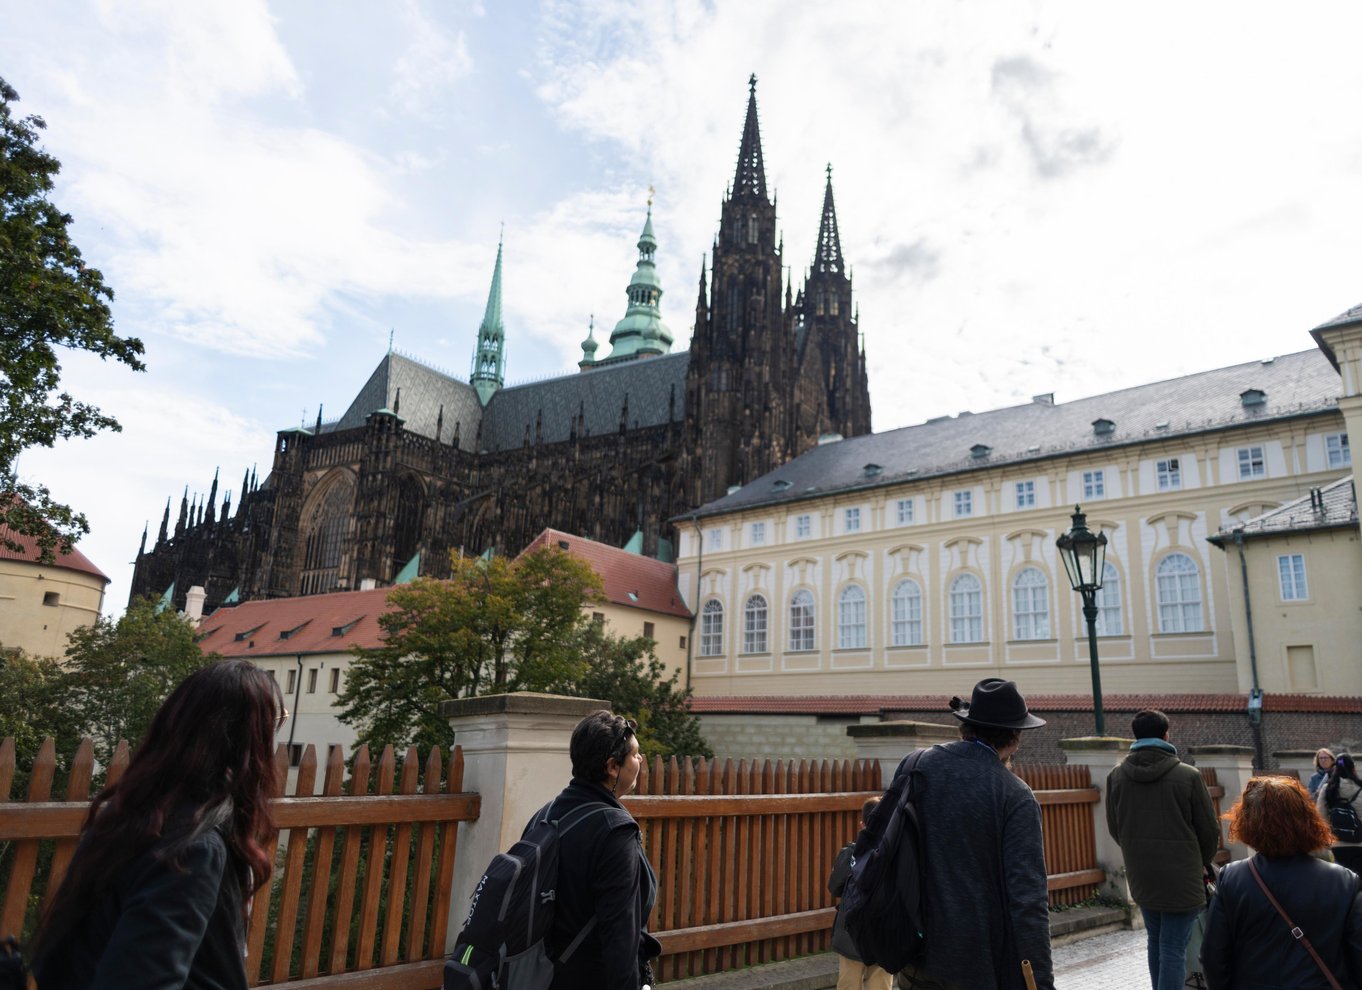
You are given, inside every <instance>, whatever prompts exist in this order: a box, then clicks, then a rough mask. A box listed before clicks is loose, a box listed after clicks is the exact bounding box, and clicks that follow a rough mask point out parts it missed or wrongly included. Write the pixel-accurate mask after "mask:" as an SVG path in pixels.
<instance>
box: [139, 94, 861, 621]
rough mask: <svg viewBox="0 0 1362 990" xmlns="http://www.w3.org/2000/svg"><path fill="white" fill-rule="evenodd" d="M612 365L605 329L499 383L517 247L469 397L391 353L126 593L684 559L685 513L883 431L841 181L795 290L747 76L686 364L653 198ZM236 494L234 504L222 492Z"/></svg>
mask: <svg viewBox="0 0 1362 990" xmlns="http://www.w3.org/2000/svg"><path fill="white" fill-rule="evenodd" d="M648 207H649V208H648V212H647V216H646V217H645V220H644V224H643V229H642V233H641V234H640V235H639V239H638V243H637V246H638V261H637V264H636V266H635V269H634V272H633V275H632V276H631V277H630V279H629V282H628V285H627V287H626V290H625V294H626V299H627V304H626V307H625V312H624V315H623V317H622V318H621V319H620V320H619V321H618V322H617V323H616V324H615V325H614V328H613V330H612V331H611V332H610V334H609V336H608V339H607V341H606V342H605V343H606V344H608V351H607V352H606V353H600V352H601V350H602V348H603V346H604V345H603V344H602V343H601V342H598V341H597V339H596V336H597V334H596V327H595V321H594V319H593V320H592V321H591V324H590V327H589V329H588V334H587V338H586V340H585V341H583V343H582V359H581V360H580V361H579V362H578V369H579V370H578V371H577V372H575V373H570V374H565V375H562V376H559V377H556V378H550V379H546V380H542V381H536V382H532V383H528V384H523V385H507V384H506V381H505V367H506V356H507V353H508V351H509V350H511V349H513V348H514V345H515V341H514V328H512V332H511V334H510V339H509V340H508V336H507V331H506V327H505V321H504V318H503V313H502V269H503V263H504V261H505V260H506V257H507V256H506V255H505V253H504V247H505V245H504V242H499V243H498V245H497V254H496V261H495V264H494V267H493V274H492V280H491V285H490V288H489V291H488V298H487V305H486V309H485V312H484V316H483V320H482V323H481V324H480V326H479V328H478V331H477V334H476V341H475V344H474V349H473V359H472V364H471V368H470V373H469V379H468V381H467V382H464V381H460V380H459V379H457V378H454V377H452V376H449V375H446V374H444V373H442V372H439V371H436V370H435V369H433V368H431V367H428V366H427V365H425V364H424V363H422V362H421V361H418V360H415V359H413V358H409V357H407V356H405V355H402V354H399V353H397V352H395V351H392V350H391V349H390V350H389V352H388V353H387V354H386V355H384V357H383V358H382V360H381V361H380V362H379V364H378V366H377V367H376V368H375V369H374V371H373V373H372V374H371V375H370V376H369V378H368V380H367V382H366V383H365V384H364V386H363V387H362V388H361V389H360V390H359V392H358V394H357V395H356V396H355V398H354V399H353V400H352V401H351V402H350V404H349V406H348V408H347V409H346V411H345V413H344V414H343V415H342V416H341V417H340V418H339V419H336V420H334V421H331V422H323V421H322V418H321V415H320V412H319V414H318V417H317V422H316V424H315V425H314V426H313V427H312V428H311V429H307V428H300V427H294V428H292V429H287V430H282V431H280V433H279V434H278V435H277V437H276V441H275V450H274V457H273V462H272V465H271V467H270V470H269V471H268V473H267V474H266V475H265V477H264V479H263V480H261V479H260V478H259V477H258V476H257V475H255V473H254V472H250V473H248V474H247V476H246V478H245V479H244V481H243V485H242V491H241V494H240V496H239V497H238V499H237V501H236V505H235V511H232V507H231V505H230V501H225V502H224V504H223V506H222V508H221V511H218V509H217V482H216V479H214V484H213V487H212V490H211V492H210V494H209V496H208V497H207V498H205V499H204V500H203V501H202V502H200V501H199V500H198V499H197V498H195V500H194V501H193V503H192V504H191V502H190V501H189V498H188V494H187V493H186V496H185V498H184V499H183V500H182V502H181V508H180V516H179V520H178V522H177V524H176V526H175V527H174V530H173V532H172V531H171V529H170V526H169V517H170V504H169V503H167V506H166V512H165V516H164V518H163V520H162V523H161V528H160V532H159V533H158V537H157V540H156V542H155V544H154V545H153V546H152V547H151V548H147V546H146V537H145V534H144V537H143V545H142V547H141V549H140V550H139V552H138V556H137V561H136V564H135V571H134V576H133V584H132V596H133V597H140V596H146V595H152V596H157V597H159V596H162V595H163V594H164V593H165V592H167V590H169V591H170V594H171V600H172V601H173V602H174V603H175V605H176V607H183V602H184V595H185V592H186V591H187V590H188V589H189V588H190V587H191V586H192V585H196V584H198V585H203V586H204V587H205V589H206V591H207V601H206V607H207V608H208V609H209V610H211V609H212V608H215V607H216V606H218V605H220V604H223V603H224V602H231V601H238V600H247V599H254V598H274V597H285V596H293V595H300V594H303V595H307V594H325V593H329V592H334V591H342V590H350V589H357V588H361V587H368V586H371V585H378V586H382V585H385V584H389V583H393V582H395V581H400V580H405V579H408V578H410V577H411V576H414V575H415V574H418V573H419V574H423V575H429V576H434V577H441V576H444V575H446V574H448V572H449V560H450V554H451V553H463V554H482V553H485V552H488V551H492V552H495V553H504V554H514V553H517V552H519V551H520V550H521V549H522V548H524V547H525V546H526V545H527V544H529V543H530V541H531V540H533V539H534V537H535V536H537V535H538V534H539V533H540V532H541V531H542V530H544V529H545V528H549V527H551V528H554V529H557V530H561V531H564V532H570V533H576V534H580V535H582V536H585V537H589V538H591V539H594V540H599V541H602V542H605V543H609V544H612V545H615V546H624V545H626V544H628V545H629V547H630V548H631V549H637V550H638V552H640V553H643V554H645V555H648V556H654V557H658V558H661V559H671V555H672V548H673V546H674V541H675V527H674V523H673V520H675V519H677V518H678V517H681V516H683V515H684V514H685V513H686V512H688V511H690V510H692V509H694V508H697V507H699V506H700V505H702V504H703V503H705V502H707V501H709V500H711V499H713V498H716V497H718V496H721V495H723V494H724V493H725V492H726V491H727V490H728V489H729V488H730V487H731V486H733V485H741V484H744V483H746V482H747V481H751V480H752V479H754V478H756V477H758V476H760V475H762V474H764V473H766V472H767V471H770V470H772V469H773V468H775V467H778V466H779V465H780V464H782V463H784V462H785V461H787V460H789V459H790V458H792V457H794V456H796V455H798V454H800V453H802V452H803V451H805V450H807V449H809V448H810V447H812V446H814V445H815V444H816V443H817V442H818V439H819V437H820V436H822V435H824V434H827V433H840V434H842V435H844V436H853V435H857V434H860V433H867V432H869V430H870V400H869V392H868V386H867V381H866V368H865V354H864V348H863V346H862V344H861V336H860V330H859V321H858V319H857V317H856V314H855V310H854V308H853V307H854V302H853V298H852V290H851V277H850V273H849V269H848V268H847V266H846V265H845V262H844V260H843V257H842V249H841V242H840V238H839V234H838V229H837V217H836V211H835V208H834V205H833V194H832V175H831V167H829V170H828V177H827V185H826V189H825V192H824V202H823V212H822V217H821V220H820V227H819V235H818V244H817V247H816V250H815V254H814V263H813V266H812V268H811V270H810V272H809V274H808V275H807V277H806V278H805V280H804V285H803V288H802V289H801V290H800V291H799V293H798V296H797V298H792V297H791V287H790V285H789V284H788V283H786V282H785V281H784V278H783V276H784V272H785V267H784V260H783V259H784V251H783V245H782V244H781V243H780V241H779V238H778V231H777V212H776V203H775V200H774V198H773V197H768V195H767V182H766V170H765V162H764V157H763V153H762V145H761V133H760V127H759V122H758V116H757V99H756V78H755V76H754V77H752V78H751V79H750V80H749V88H748V101H747V110H746V116H745V118H744V122H743V131H742V137H741V140H740V144H739V152H738V162H737V167H736V170H735V173H734V178H733V182H732V185H731V187H730V188H729V190H728V192H727V194H726V195H725V197H724V199H723V201H722V206H721V214H720V217H721V219H720V224H719V230H718V233H717V235H716V236H715V239H714V242H713V244H712V246H711V249H710V252H709V255H708V259H707V263H706V264H702V266H701V272H700V283H699V288H698V294H697V301H696V309H695V326H694V332H693V335H692V339H691V343H690V349H689V350H688V351H675V350H673V344H674V339H675V338H674V335H673V332H672V330H671V329H670V328H669V327H668V325H667V323H666V321H665V320H664V319H663V312H662V307H661V302H662V298H663V287H662V284H661V280H660V279H659V277H658V274H657V268H656V258H657V252H658V251H659V248H660V246H661V245H660V242H659V241H658V238H657V236H656V233H655V231H654V228H653V218H652V200H651V198H650V199H649V204H648ZM228 498H229V499H230V495H229V496H228Z"/></svg>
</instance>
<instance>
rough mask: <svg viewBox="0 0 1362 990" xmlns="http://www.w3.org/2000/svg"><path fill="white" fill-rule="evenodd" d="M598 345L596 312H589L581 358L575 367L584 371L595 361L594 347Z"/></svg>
mask: <svg viewBox="0 0 1362 990" xmlns="http://www.w3.org/2000/svg"><path fill="white" fill-rule="evenodd" d="M599 346H600V345H599V344H597V343H596V314H595V313H592V314H591V319H590V320H589V321H588V322H587V325H586V340H584V341H582V359H581V360H580V361H578V362H577V367H579V368H581V369H582V370H583V371H585V370H586V369H587V368H589V367H591V366H592V365H593V364H595V363H596V348H597V347H599Z"/></svg>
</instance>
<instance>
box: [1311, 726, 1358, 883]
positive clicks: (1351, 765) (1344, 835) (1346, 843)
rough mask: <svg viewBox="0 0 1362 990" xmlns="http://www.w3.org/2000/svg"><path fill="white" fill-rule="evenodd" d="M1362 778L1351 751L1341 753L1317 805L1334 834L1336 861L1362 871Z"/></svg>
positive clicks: (1330, 772) (1332, 848)
mask: <svg viewBox="0 0 1362 990" xmlns="http://www.w3.org/2000/svg"><path fill="white" fill-rule="evenodd" d="M1359 795H1362V779H1358V776H1357V764H1356V763H1355V762H1354V761H1353V757H1352V755H1351V754H1350V753H1339V754H1338V757H1337V758H1336V759H1335V760H1334V766H1333V769H1332V770H1330V771H1329V777H1328V783H1327V784H1325V785H1324V786H1323V787H1321V788H1320V789H1319V793H1318V796H1317V797H1316V807H1317V808H1318V809H1319V813H1320V815H1321V817H1323V819H1324V820H1325V821H1326V822H1328V823H1329V828H1330V829H1331V830H1332V831H1333V834H1334V844H1333V846H1331V847H1330V848H1331V850H1332V852H1333V854H1334V862H1335V863H1338V864H1339V865H1340V866H1346V867H1347V868H1348V869H1350V870H1352V871H1353V872H1354V873H1359V874H1362V809H1360V808H1359V805H1362V800H1359Z"/></svg>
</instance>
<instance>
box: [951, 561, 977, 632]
mask: <svg viewBox="0 0 1362 990" xmlns="http://www.w3.org/2000/svg"><path fill="white" fill-rule="evenodd" d="M948 598H949V600H950V618H951V642H952V643H982V642H985V640H984V585H983V582H982V581H980V580H979V578H978V577H977V576H976V575H974V574H970V573H968V572H967V573H964V574H960V575H957V576H956V578H955V580H954V581H952V582H951V590H950V594H949V595H948Z"/></svg>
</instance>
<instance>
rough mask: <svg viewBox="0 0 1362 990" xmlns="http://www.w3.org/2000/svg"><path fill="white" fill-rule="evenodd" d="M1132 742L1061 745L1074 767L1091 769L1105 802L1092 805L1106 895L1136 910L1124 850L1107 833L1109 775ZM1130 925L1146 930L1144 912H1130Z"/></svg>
mask: <svg viewBox="0 0 1362 990" xmlns="http://www.w3.org/2000/svg"><path fill="white" fill-rule="evenodd" d="M1131 742H1132V740H1130V739H1118V738H1112V737H1110V736H1105V737H1097V736H1092V737H1087V738H1083V739H1061V740H1060V741H1059V745H1060V748H1061V749H1063V750H1064V755H1065V757H1066V758H1067V759H1068V762H1069V763H1070V764H1071V765H1073V766H1086V767H1087V768H1088V771H1089V772H1090V773H1091V774H1092V784H1093V786H1094V787H1096V788H1097V790H1098V792H1099V793H1100V794H1101V796H1102V799H1101V800H1100V801H1098V802H1097V803H1096V804H1094V805H1093V806H1092V813H1093V815H1094V816H1095V820H1094V821H1093V837H1094V838H1095V839H1096V840H1097V864H1098V865H1099V866H1100V867H1101V868H1102V869H1103V870H1105V871H1106V874H1107V882H1106V884H1105V885H1104V886H1103V887H1102V893H1104V894H1106V895H1107V896H1109V897H1114V898H1116V899H1117V900H1118V901H1120V902H1121V903H1122V904H1125V905H1129V906H1130V907H1132V908H1133V906H1134V903H1135V902H1134V901H1132V900H1131V898H1130V885H1129V884H1128V883H1127V882H1126V861H1125V857H1124V856H1123V855H1122V854H1121V847H1120V846H1118V845H1117V844H1116V840H1115V839H1113V838H1112V837H1111V833H1110V832H1108V831H1107V774H1108V773H1110V772H1111V769H1112V767H1114V766H1116V764H1118V763H1120V762H1121V760H1122V759H1124V758H1125V754H1126V751H1127V750H1128V749H1129V748H1130V743H1131ZM1130 924H1131V927H1132V928H1143V927H1144V920H1143V916H1142V915H1141V914H1140V912H1138V911H1135V910H1131V911H1130Z"/></svg>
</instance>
